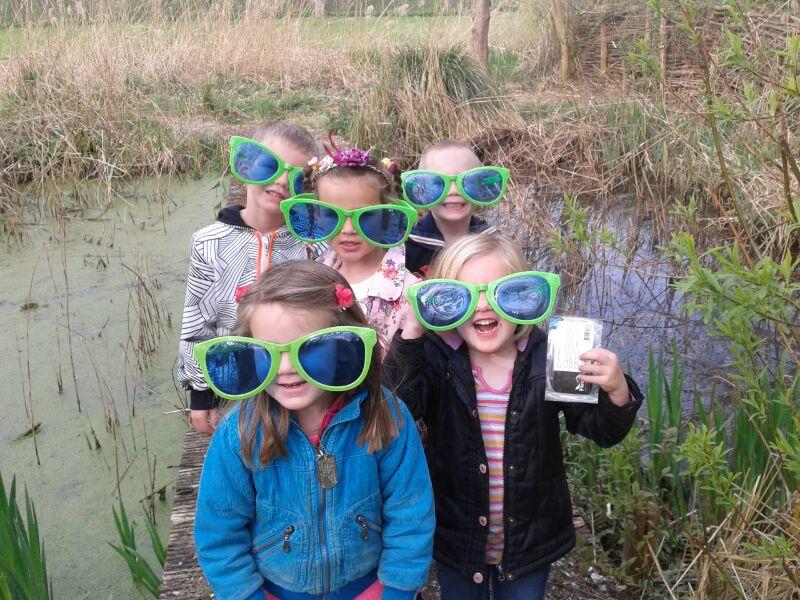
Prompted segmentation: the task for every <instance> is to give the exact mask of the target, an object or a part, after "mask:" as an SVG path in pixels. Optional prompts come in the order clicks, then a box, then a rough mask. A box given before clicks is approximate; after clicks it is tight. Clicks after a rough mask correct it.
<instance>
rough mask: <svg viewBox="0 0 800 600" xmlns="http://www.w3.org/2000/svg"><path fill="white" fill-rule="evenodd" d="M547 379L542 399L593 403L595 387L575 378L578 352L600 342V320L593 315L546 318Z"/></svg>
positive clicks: (578, 363)
mask: <svg viewBox="0 0 800 600" xmlns="http://www.w3.org/2000/svg"><path fill="white" fill-rule="evenodd" d="M547 325H548V334H547V381H546V384H545V392H544V399H545V400H551V401H553V402H584V403H588V404H597V395H598V391H599V390H598V387H597V386H596V385H594V384H590V383H585V382H583V381H578V380H577V376H578V374H579V373H580V371H578V365H580V364H581V363H582V362H584V361H581V360H579V359H578V356H580V355H581V354H583V353H584V352H587V351H589V350H591V349H592V348H597V347H599V346H600V344H601V342H602V337H603V324H602V323H601V322H600V321H597V320H596V319H585V318H583V317H570V316H558V317H550V319H549V320H548V321H547Z"/></svg>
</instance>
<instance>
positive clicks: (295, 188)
mask: <svg viewBox="0 0 800 600" xmlns="http://www.w3.org/2000/svg"><path fill="white" fill-rule="evenodd" d="M305 183H306V174H305V173H303V172H302V171H298V172H297V173H295V174H294V175H293V176H292V195H293V196H299V195H300V194H302V193H303V191H304V190H305Z"/></svg>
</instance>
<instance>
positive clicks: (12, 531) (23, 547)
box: [0, 475, 53, 600]
mask: <svg viewBox="0 0 800 600" xmlns="http://www.w3.org/2000/svg"><path fill="white" fill-rule="evenodd" d="M16 494H17V485H16V478H13V479H12V480H11V487H10V488H9V490H8V494H6V488H5V485H4V484H3V476H2V475H0V600H16V599H19V598H25V599H26V600H48V599H49V598H52V597H53V586H52V583H51V582H50V579H49V578H48V576H47V563H46V560H45V551H44V542H43V541H42V539H41V537H40V534H39V521H38V519H37V517H36V510H35V509H34V506H33V502H32V501H31V499H30V498H29V497H28V492H27V491H26V492H25V516H24V517H23V514H22V512H20V509H19V507H18V506H17V498H16Z"/></svg>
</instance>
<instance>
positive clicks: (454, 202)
mask: <svg viewBox="0 0 800 600" xmlns="http://www.w3.org/2000/svg"><path fill="white" fill-rule="evenodd" d="M464 204H466V203H465V202H464V201H459V200H452V201H451V200H446V201H445V202H442V206H444V207H445V208H450V209H454V210H455V209H457V208H463V207H464Z"/></svg>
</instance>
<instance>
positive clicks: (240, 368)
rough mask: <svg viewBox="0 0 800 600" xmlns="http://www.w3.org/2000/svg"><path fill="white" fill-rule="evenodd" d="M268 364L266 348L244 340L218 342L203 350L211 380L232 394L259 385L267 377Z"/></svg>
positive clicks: (269, 363)
mask: <svg viewBox="0 0 800 600" xmlns="http://www.w3.org/2000/svg"><path fill="white" fill-rule="evenodd" d="M271 365H272V358H271V357H270V355H269V352H267V351H266V350H265V349H264V348H262V347H261V346H256V345H254V344H249V343H247V342H221V343H219V344H216V345H214V346H212V347H211V348H210V349H209V351H208V352H207V353H206V368H207V369H208V377H209V379H210V380H211V383H212V384H213V385H214V387H216V388H217V389H218V390H219V391H221V392H223V393H225V394H230V395H231V396H241V395H243V394H248V393H250V392H252V391H254V390H255V389H256V388H258V386H260V385H261V384H262V383H264V380H265V379H266V378H267V375H268V374H269V370H270V366H271Z"/></svg>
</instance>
